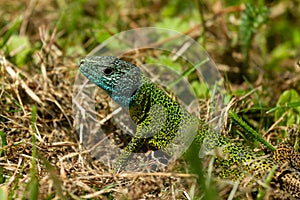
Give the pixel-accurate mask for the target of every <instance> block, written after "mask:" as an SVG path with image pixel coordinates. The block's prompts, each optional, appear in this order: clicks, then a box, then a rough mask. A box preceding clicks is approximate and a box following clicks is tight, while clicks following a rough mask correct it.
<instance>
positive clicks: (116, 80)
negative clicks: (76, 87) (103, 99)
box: [79, 56, 141, 107]
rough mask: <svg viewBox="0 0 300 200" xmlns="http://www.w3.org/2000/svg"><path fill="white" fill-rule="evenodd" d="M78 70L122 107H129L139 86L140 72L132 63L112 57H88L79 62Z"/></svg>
mask: <svg viewBox="0 0 300 200" xmlns="http://www.w3.org/2000/svg"><path fill="white" fill-rule="evenodd" d="M79 70H80V71H81V73H82V74H83V75H84V76H86V77H87V78H88V79H89V80H90V81H92V82H93V83H95V84H96V85H97V86H99V87H100V88H102V89H103V90H105V91H106V92H107V93H108V94H109V95H110V96H111V98H112V99H113V100H114V101H116V102H117V103H118V104H120V105H121V106H123V107H129V106H130V105H131V104H132V103H133V102H132V101H133V98H134V94H135V93H136V92H137V90H138V89H139V87H140V85H141V71H140V69H139V68H138V67H137V66H135V65H134V64H132V63H129V62H126V61H123V60H120V59H118V58H116V57H113V56H90V57H85V58H83V59H81V60H80V62H79Z"/></svg>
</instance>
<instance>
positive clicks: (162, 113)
mask: <svg viewBox="0 0 300 200" xmlns="http://www.w3.org/2000/svg"><path fill="white" fill-rule="evenodd" d="M166 120H167V112H166V109H165V108H164V107H163V106H161V105H157V104H155V105H153V106H152V107H151V108H150V110H149V112H148V114H147V116H146V118H145V119H144V120H143V121H142V122H140V123H139V124H137V128H136V133H135V135H134V136H133V138H132V140H131V141H130V143H129V144H128V145H127V146H126V147H125V148H124V149H123V151H122V152H121V155H120V156H119V157H118V158H117V161H116V163H115V165H114V171H115V172H117V173H118V172H120V171H122V170H123V169H124V168H125V166H126V163H127V162H128V159H129V157H130V156H131V154H132V153H133V152H137V151H138V150H139V149H140V148H141V147H142V146H143V145H145V141H146V140H145V139H146V138H148V137H153V136H154V135H155V134H157V133H158V132H160V131H161V130H162V129H163V128H164V126H165V123H166Z"/></svg>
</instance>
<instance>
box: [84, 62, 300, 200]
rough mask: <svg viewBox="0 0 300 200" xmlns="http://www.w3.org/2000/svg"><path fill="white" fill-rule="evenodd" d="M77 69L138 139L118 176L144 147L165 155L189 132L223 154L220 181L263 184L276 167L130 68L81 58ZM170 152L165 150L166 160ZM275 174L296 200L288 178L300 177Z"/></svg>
mask: <svg viewBox="0 0 300 200" xmlns="http://www.w3.org/2000/svg"><path fill="white" fill-rule="evenodd" d="M79 69H80V71H81V72H82V73H83V75H85V76H86V77H87V78H88V79H89V80H90V81H92V82H93V83H94V84H96V85H97V86H99V87H100V88H102V89H103V90H105V91H106V92H107V93H108V94H109V95H110V96H111V98H112V99H113V100H114V101H116V102H117V103H118V104H119V105H121V106H122V107H124V108H126V109H128V111H129V114H130V117H131V118H132V120H133V121H134V123H135V124H136V125H137V128H136V134H135V135H134V136H133V137H132V140H131V142H130V143H129V144H128V145H127V146H126V147H125V149H124V150H123V152H122V153H121V155H120V156H119V157H118V159H117V162H116V164H115V170H116V171H118V172H119V171H120V170H121V169H122V166H124V165H126V161H127V160H128V158H129V157H130V155H131V154H132V153H133V152H136V151H138V150H139V149H140V148H141V146H142V145H144V144H147V145H148V146H150V147H151V148H152V149H153V150H157V149H167V148H168V145H169V144H170V143H172V141H173V140H174V138H176V137H178V135H179V136H180V134H182V135H187V134H189V132H192V129H198V131H197V133H196V136H195V141H196V142H197V143H199V144H202V143H203V142H204V140H205V142H206V144H208V149H207V150H212V149H214V148H215V147H218V148H220V149H221V151H222V154H223V156H222V157H218V158H217V159H216V162H215V164H216V167H217V168H220V169H221V170H220V171H218V172H217V175H218V176H219V177H221V178H224V179H231V180H234V181H235V180H241V179H242V178H243V177H244V176H245V174H249V175H253V176H254V177H256V178H258V179H261V178H264V177H266V176H267V174H268V173H269V172H270V170H271V169H272V167H273V166H277V162H276V161H275V160H274V159H272V158H270V157H263V155H261V154H259V153H255V152H253V151H251V150H250V149H248V148H247V147H245V146H244V145H243V144H240V143H237V142H232V141H231V140H230V139H228V138H225V137H224V136H221V135H219V134H218V133H216V131H215V130H214V129H212V128H209V127H208V126H207V125H206V124H205V123H204V121H201V120H199V119H198V118H197V117H196V116H193V115H191V114H189V113H188V112H187V111H185V109H183V108H182V107H181V105H180V104H179V103H178V102H176V101H174V100H173V99H172V98H171V97H169V95H167V94H166V93H165V92H164V91H163V90H162V89H160V88H159V87H158V86H157V85H156V84H154V83H153V82H151V80H150V79H148V78H147V77H146V76H145V75H143V74H142V72H141V71H140V69H139V68H138V67H137V66H135V65H134V64H132V63H129V62H126V61H123V60H120V59H118V58H115V57H112V56H101V57H100V56H93V57H86V58H83V59H82V60H81V61H80V64H79ZM191 127H192V128H191ZM186 130H188V131H186ZM192 136H193V137H194V135H192ZM184 137H188V136H183V138H184ZM179 138H182V137H179ZM171 151H172V149H171ZM171 151H170V150H169V151H168V150H166V152H167V153H169V154H171V153H172V152H171ZM276 173H277V172H276ZM277 174H279V175H278V176H276V175H275V176H276V177H279V179H280V180H278V182H279V184H280V187H281V188H283V190H286V191H287V192H290V191H289V189H286V188H291V187H292V188H293V189H295V188H296V189H295V191H296V192H295V193H293V196H295V197H300V184H299V183H300V181H298V182H297V181H296V182H293V183H292V184H290V183H289V176H292V177H293V180H294V179H297V178H300V173H299V172H298V171H295V172H294V171H293V172H291V173H284V174H281V173H280V172H278V173H277ZM291 174H292V175H291ZM295 177H296V178H295ZM289 184H290V185H291V186H290V187H289Z"/></svg>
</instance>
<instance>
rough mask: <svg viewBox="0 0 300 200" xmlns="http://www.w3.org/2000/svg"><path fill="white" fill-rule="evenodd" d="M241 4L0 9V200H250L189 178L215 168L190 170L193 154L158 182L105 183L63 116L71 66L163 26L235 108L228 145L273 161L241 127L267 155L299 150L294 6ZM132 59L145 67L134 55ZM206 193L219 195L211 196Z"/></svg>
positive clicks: (230, 188)
mask: <svg viewBox="0 0 300 200" xmlns="http://www.w3.org/2000/svg"><path fill="white" fill-rule="evenodd" d="M35 2H36V3H35ZM247 2H248V3H247V4H243V3H242V2H241V1H237V0H231V1H226V2H225V1H201V2H200V1H197V0H195V1H180V0H173V1H155V2H153V3H152V4H150V3H149V2H148V1H144V0H142V1H131V0H129V1H118V2H110V1H90V0H80V1H77V0H74V1H70V2H66V1H64V0H62V1H61V0H59V1H44V2H40V1H34V0H29V1H26V0H21V1H16V0H13V1H9V2H4V1H3V2H1V3H0V14H1V17H2V19H1V21H0V27H1V28H0V106H1V110H0V138H1V149H0V156H1V160H0V184H1V186H0V199H55V198H56V199H57V198H59V199H63V198H66V199H142V198H149V199H151V198H152V199H155V198H156V199H157V198H160V199H201V198H202V199H216V198H219V199H226V198H232V199H235V198H241V199H245V198H246V196H247V195H248V196H249V195H250V196H251V191H255V190H256V189H257V188H255V187H250V188H247V189H245V188H243V186H242V184H239V185H232V184H228V183H226V182H222V181H216V180H215V179H214V178H212V177H211V175H210V174H206V173H205V172H204V170H202V169H201V168H197V166H199V165H201V163H202V164H204V165H205V166H206V168H204V169H207V168H209V167H212V165H211V163H212V162H213V159H212V160H211V159H208V160H202V161H200V160H198V161H199V162H201V163H199V162H198V161H196V162H193V160H197V159H196V158H197V156H198V153H194V154H193V153H191V154H189V155H187V157H186V158H180V159H179V160H177V161H176V162H175V163H172V164H171V165H170V166H168V168H167V169H166V171H162V172H160V173H125V174H123V175H114V174H113V173H112V170H111V169H110V168H109V167H107V166H104V165H103V163H101V162H100V161H99V160H95V159H94V158H93V156H92V155H91V154H90V152H89V151H88V150H86V149H85V148H84V147H82V146H81V144H80V142H79V140H78V136H77V134H76V130H75V128H74V126H73V122H74V121H73V114H74V113H73V110H72V96H73V94H72V90H73V84H74V81H75V78H76V77H75V75H76V73H77V70H78V69H77V62H78V60H79V58H80V57H83V56H85V55H86V54H87V53H89V52H90V51H91V50H92V49H94V48H95V47H96V46H98V45H99V44H100V43H102V42H103V41H105V40H106V39H108V38H109V37H110V36H112V35H113V34H115V33H119V32H120V31H124V30H129V29H132V28H136V27H144V26H158V27H167V28H171V29H174V30H176V31H179V32H181V33H186V34H190V36H191V37H193V39H195V40H196V41H198V42H199V43H201V44H202V45H203V46H205V49H206V51H207V52H208V53H209V55H210V56H211V57H212V59H213V60H214V61H215V62H216V63H217V65H218V68H219V71H220V72H221V74H222V76H223V77H226V91H227V93H226V95H227V96H226V99H224V101H226V103H228V102H230V103H232V105H231V107H232V108H234V110H236V112H237V113H238V115H239V117H241V118H242V119H243V120H244V121H246V122H247V126H249V127H246V128H244V130H243V129H242V130H241V129H240V128H239V127H236V126H234V128H232V129H230V124H228V125H227V126H225V129H224V132H225V133H226V135H227V134H228V130H231V131H230V135H231V137H233V138H237V139H240V140H242V139H243V137H244V140H245V144H247V145H249V146H251V147H254V148H256V149H259V150H263V151H266V152H267V154H270V152H269V150H267V149H266V148H264V146H263V145H261V143H260V142H257V141H255V140H253V139H249V137H248V135H247V134H248V132H251V131H249V128H250V129H251V130H252V129H254V130H256V131H257V132H258V133H259V134H260V135H258V139H257V140H259V141H265V144H271V145H272V146H275V147H276V145H278V144H279V143H280V142H282V141H288V142H289V143H290V144H291V145H292V146H294V147H295V149H297V150H298V149H299V137H298V135H299V120H300V118H299V116H300V114H299V102H300V99H299V91H300V76H299V75H300V68H299V66H298V65H297V62H299V58H300V50H299V46H300V31H299V28H298V24H299V19H300V16H299V15H300V10H299V8H300V6H299V2H298V1H276V2H273V3H265V2H264V1H259V3H256V1H247ZM133 55H134V54H133ZM146 57H148V58H147V59H146V61H150V62H155V61H156V60H162V61H163V63H165V64H168V65H169V66H170V67H173V68H174V70H175V71H176V70H177V71H180V70H182V71H185V70H186V69H189V68H188V67H189V66H188V65H187V66H185V65H184V64H182V62H181V61H180V62H179V61H178V62H176V61H175V63H174V64H172V62H174V61H173V60H172V58H171V57H170V56H169V55H168V54H159V53H155V52H151V54H150V55H146ZM149 57H150V58H149ZM151 57H153V58H151ZM131 59H132V60H134V61H143V55H142V54H137V55H134V56H133V57H131ZM180 67H182V69H180ZM190 69H192V68H190ZM184 76H185V77H187V78H188V80H189V83H190V84H191V85H192V86H193V88H195V89H196V90H197V88H200V87H201V88H203V90H204V88H205V87H204V86H203V83H202V82H201V81H199V79H200V80H201V78H199V74H197V73H196V72H195V71H192V72H189V73H188V75H186V74H185V75H184ZM181 78H182V77H179V79H181ZM196 95H198V96H197V97H198V98H199V101H200V106H202V108H206V107H207V105H208V104H209V102H208V101H209V99H208V94H207V92H202V91H196ZM229 97H235V98H232V99H235V101H233V100H232V101H229V99H228V98H229ZM96 102H97V104H96V106H97V110H98V111H99V112H98V113H97V118H98V119H99V120H102V119H105V118H106V117H107V116H109V114H110V113H111V111H112V110H113V108H111V107H110V100H109V98H108V97H107V96H105V94H103V93H101V92H100V97H99V98H97V99H96ZM32 105H36V107H32ZM202 111H203V112H201V116H204V117H205V114H206V113H205V109H203V110H202ZM106 128H107V129H108V132H116V133H118V131H119V130H118V129H117V127H116V126H115V124H114V123H113V122H112V121H111V120H106ZM245 129H246V130H247V131H245ZM271 145H269V146H271ZM191 149H192V148H191ZM192 150H193V149H192ZM194 151H197V150H194ZM192 152H193V151H192ZM188 161H189V164H188ZM191 161H192V162H191ZM194 174H198V175H199V176H195V175H194ZM212 176H213V175H212ZM271 176H272V174H270V177H271ZM203 177H205V178H203ZM207 177H208V178H207ZM210 177H211V178H210ZM204 179H205V180H204ZM269 181H270V179H267V180H266V181H265V182H264V183H266V184H265V185H269ZM266 188H267V187H266ZM266 188H264V187H263V189H262V190H260V191H259V195H258V197H257V198H258V199H262V198H263V197H264V198H265V199H268V198H270V194H273V193H272V190H270V189H266ZM214 191H218V196H215V193H214ZM249 191H250V192H249Z"/></svg>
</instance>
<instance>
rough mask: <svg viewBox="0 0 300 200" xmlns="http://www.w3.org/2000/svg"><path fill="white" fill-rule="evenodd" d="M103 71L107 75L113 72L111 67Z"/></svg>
mask: <svg viewBox="0 0 300 200" xmlns="http://www.w3.org/2000/svg"><path fill="white" fill-rule="evenodd" d="M103 73H104V74H105V75H106V76H109V75H111V74H112V73H113V70H112V69H111V68H106V69H104V70H103Z"/></svg>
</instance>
